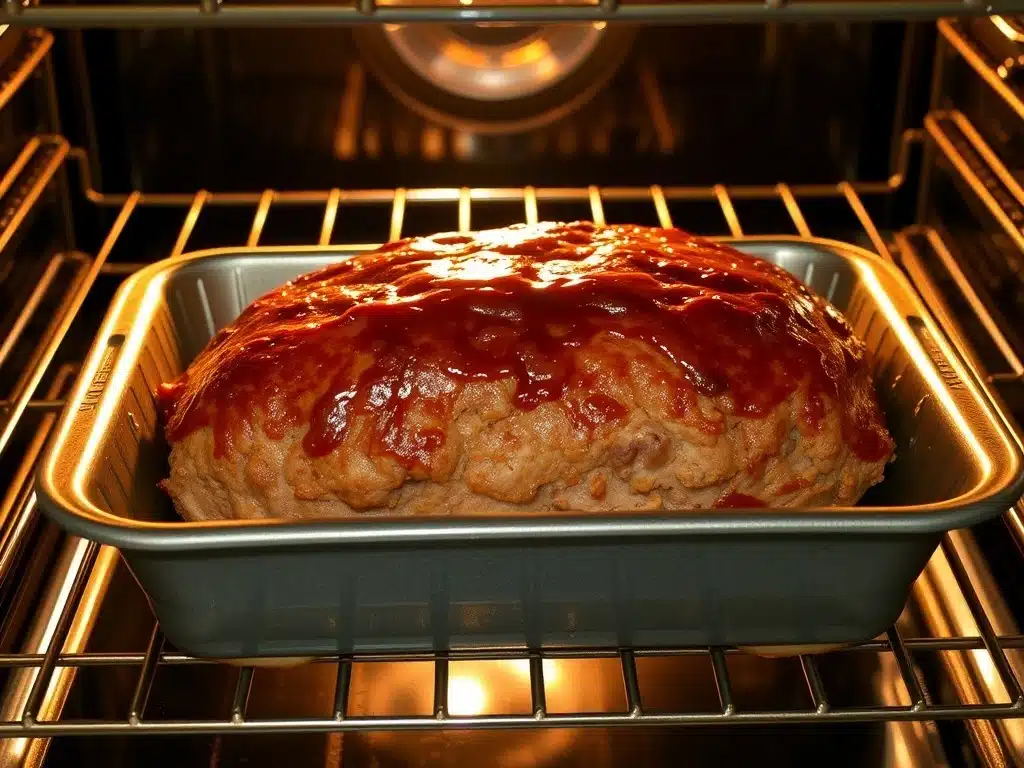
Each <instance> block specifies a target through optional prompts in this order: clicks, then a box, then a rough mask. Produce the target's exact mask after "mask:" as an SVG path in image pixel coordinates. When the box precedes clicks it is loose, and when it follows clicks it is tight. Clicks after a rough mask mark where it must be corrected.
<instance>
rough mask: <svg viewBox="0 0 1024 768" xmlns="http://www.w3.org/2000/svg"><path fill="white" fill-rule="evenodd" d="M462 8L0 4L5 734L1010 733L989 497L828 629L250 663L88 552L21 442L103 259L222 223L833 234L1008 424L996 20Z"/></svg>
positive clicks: (995, 528) (327, 233) (216, 230)
mask: <svg viewBox="0 0 1024 768" xmlns="http://www.w3.org/2000/svg"><path fill="white" fill-rule="evenodd" d="M470 5H472V3H471V2H466V0H462V3H461V7H460V6H458V5H456V4H452V5H451V6H438V7H437V8H434V7H433V6H431V7H429V8H427V7H420V6H417V7H414V8H412V9H411V10H408V9H404V10H403V9H402V8H395V7H391V6H390V5H386V4H382V6H385V7H382V8H376V7H375V6H373V4H372V3H371V4H370V7H369V11H370V13H369V14H367V13H365V12H366V11H367V8H363V9H362V11H363V12H364V13H363V17H360V18H362V21H361V22H360V23H358V24H348V23H335V22H339V21H340V22H348V21H351V19H350V17H349V16H346V15H344V13H343V11H345V8H342V7H341V6H337V7H336V6H330V5H326V4H322V5H320V6H316V5H313V6H299V5H295V6H294V7H291V6H289V5H274V4H272V3H262V4H255V5H252V6H245V7H240V8H238V9H236V8H234V7H233V5H232V3H231V2H230V0H225V2H223V3H221V4H217V3H206V2H204V3H202V4H201V6H200V7H199V8H191V7H190V6H177V5H171V4H156V3H154V4H152V5H148V6H146V5H140V6H129V5H124V6H123V7H121V8H119V7H117V6H116V5H115V4H110V5H95V6H91V5H90V6H87V5H78V6H76V5H67V6H64V5H60V4H57V3H54V4H52V5H50V4H49V3H40V4H32V5H27V6H22V5H21V4H20V3H18V2H16V1H15V2H10V3H7V4H6V5H5V10H4V11H3V13H4V14H5V15H6V17H5V19H4V21H10V22H11V23H10V25H8V26H5V27H3V28H2V34H0V172H2V179H0V297H2V298H0V302H2V303H0V306H2V307H3V309H2V310H0V389H2V391H0V482H2V485H0V499H2V501H0V526H2V528H0V601H2V610H0V615H2V623H0V677H2V681H0V682H2V684H3V686H4V688H3V697H2V699H0V707H2V709H3V716H2V717H0V731H2V734H0V735H2V737H3V739H2V740H0V763H2V764H3V765H5V766H6V765H49V766H91V765H101V764H102V765H142V764H144V765H168V766H170V765H174V766H185V765H193V764H209V765H225V766H227V765H231V766H236V765H239V766H240V765H281V764H283V763H285V762H288V763H289V764H291V765H295V766H307V765H308V766H314V765H317V766H319V765H325V766H342V765H344V766H369V765H376V766H402V765H420V764H444V765H464V764H467V763H470V762H474V761H476V762H480V763H488V764H492V765H503V766H504V765H508V766H525V765H529V766H546V765H559V766H563V765H564V766H574V765H584V764H590V765H619V764H622V763H623V762H625V761H627V760H630V761H640V762H642V763H643V764H651V765H660V764H666V763H669V764H671V763H673V762H676V761H678V759H679V755H680V754H685V755H686V759H687V760H688V761H689V763H690V764H693V765H721V764H728V765H731V764H748V763H753V762H754V761H757V762H758V763H761V764H768V765H802V764H809V763H812V762H820V761H822V760H828V761H829V763H830V764H832V765H836V766H844V765H850V766H853V765H873V766H878V765H889V766H946V765H949V766H961V765H962V766H975V765H977V766H1003V765H1014V764H1020V762H1021V760H1024V758H1022V755H1024V720H1022V719H1021V717H1022V716H1024V696H1022V692H1021V686H1022V684H1024V634H1022V632H1021V629H1020V626H1021V621H1022V619H1024V578H1022V573H1024V567H1022V565H1024V563H1022V557H1024V512H1022V508H1020V507H1019V506H1018V508H1015V509H1012V510H1009V511H1008V512H1007V514H1006V515H1005V516H1004V517H1003V518H1002V519H999V520H996V521H994V522H992V523H990V524H987V525H984V526H981V527H979V528H978V529H975V530H972V531H958V532H955V533H953V534H950V535H949V536H948V537H947V538H946V540H945V541H944V542H943V544H942V546H941V547H940V548H939V549H938V550H937V551H936V553H935V555H934V557H933V558H932V560H931V562H930V564H929V566H928V568H927V569H926V570H925V572H924V573H923V574H922V576H921V577H920V579H919V580H918V582H917V584H916V585H915V588H914V592H913V596H912V599H911V601H910V602H909V603H908V604H907V607H906V609H905V611H904V614H903V616H902V617H901V619H900V621H899V622H898V623H897V625H896V626H895V627H893V628H892V629H891V630H890V631H889V632H888V633H886V634H885V635H883V636H881V637H879V638H877V639H876V640H875V641H874V642H872V643H869V644H867V645H864V646H860V647H857V648H851V649H845V650H842V651H839V652H834V653H830V654H825V655H820V656H817V655H813V654H810V653H807V654H803V655H799V656H795V657H790V658H762V657H758V656H753V655H750V654H745V653H742V652H737V651H736V650H735V649H725V648H712V649H708V648H685V649H659V650H656V651H655V650H652V649H606V650H603V651H593V652H583V651H579V650H568V649H567V650H564V651H558V650H551V651H547V650H546V651H545V652H544V653H543V654H541V653H538V652H537V651H536V650H530V649H517V650H511V651H493V652H487V653H466V654H458V653H453V654H451V655H449V656H445V657H435V656H424V655H419V656H409V657H401V658H400V657H394V656H388V657H379V658H378V657H360V658H355V659H352V658H341V659H324V660H318V661H317V662H315V663H310V664H304V665H298V666H281V667H275V668H266V667H260V668H256V669H254V668H253V667H250V666H239V665H226V664H211V663H204V662H200V661H198V660H195V659H190V658H188V657H187V656H184V655H182V654H181V653H179V652H177V651H176V650H175V649H174V648H172V647H169V646H168V645H167V644H166V643H165V642H164V640H163V637H162V635H161V633H160V630H159V627H157V626H154V621H153V618H152V615H151V613H150V611H149V607H148V604H147V602H146V598H145V596H144V594H143V593H142V592H141V590H140V589H139V587H138V586H137V585H136V584H135V582H134V580H133V578H132V576H131V574H130V572H129V571H128V570H127V568H126V567H125V566H124V565H123V563H122V562H121V561H120V559H119V556H118V554H117V552H116V551H115V550H113V549H110V548H108V547H99V546H97V545H95V544H92V543H90V542H87V541H83V540H79V539H77V538H74V537H70V536H67V535H65V534H64V533H63V532H61V531H60V530H59V529H57V528H55V527H54V526H53V525H52V524H50V523H48V522H47V521H46V520H45V519H43V518H42V517H41V516H40V514H39V511H38V509H37V505H36V499H35V494H34V491H33V472H34V468H35V465H36V463H37V461H38V458H39V456H40V453H41V451H42V448H43V446H44V444H45V441H46V439H47V436H48V434H49V433H50V431H51V430H52V429H53V426H54V423H55V420H56V416H57V414H58V413H59V411H60V409H61V407H62V405H63V402H62V397H63V396H64V394H65V393H66V392H67V390H68V388H69V387H70V385H71V383H72V382H73V380H74V377H75V375H76V371H77V366H78V364H79V363H80V362H81V360H82V359H83V356H84V355H85V352H86V351H87V349H88V346H89V344H90V342H91V340H92V335H93V333H94V332H95V330H96V327H97V326H98V324H99V322H100V320H101V319H102V316H103V313H104V311H105V309H106V306H107V304H108V303H109V301H110V298H111V296H112V294H113V292H114V290H115V289H116V288H117V286H118V285H119V284H120V283H121V281H123V280H124V279H125V277H126V276H128V275H130V274H132V273H133V272H134V271H136V270H137V269H139V268H140V267H142V266H144V265H146V264H149V263H151V262H153V261H155V260H158V259H164V258H177V257H180V256H181V255H182V254H184V253H187V252H189V251H193V250H198V249H203V248H212V247H219V246H237V245H248V246H255V245H286V244H304V245H308V244H321V245H327V244H367V243H380V242H384V241H387V240H390V239H397V238H399V237H403V236H408V235H417V234H430V233H433V232H437V231H444V230H456V229H462V230H466V229H471V228H472V229H477V228H485V227H491V226H502V225H506V224H511V223H514V222H519V221H524V220H538V219H540V220H543V219H562V220H575V219H593V220H595V221H598V222H601V221H604V222H609V223H616V222H621V223H640V224H661V225H665V226H671V225H675V226H679V227H681V228H684V229H687V230H690V231H693V232H696V233H699V234H706V235H731V236H750V235H764V234H796V235H814V236H819V237H829V238H834V239H838V240H843V241H848V242H852V243H856V244H859V245H861V246H863V247H865V248H868V249H869V250H872V251H874V252H876V253H877V254H878V255H879V256H880V257H882V258H884V259H887V260H891V261H893V262H894V263H896V264H897V265H898V266H899V267H900V268H901V269H903V271H904V272H905V273H906V274H907V276H908V277H909V278H910V280H911V282H912V283H913V285H914V287H915V288H916V289H917V290H918V291H919V292H920V294H921V295H922V297H923V298H924V299H925V301H926V304H927V305H928V307H929V309H930V310H931V312H932V313H933V315H934V316H935V318H936V319H937V320H938V321H939V323H940V325H941V326H942V328H943V330H945V331H946V333H947V334H948V335H949V337H950V338H951V339H952V340H953V341H954V343H955V344H956V347H957V349H958V351H959V352H960V354H961V355H962V356H963V357H964V359H965V361H967V362H968V364H970V365H971V366H973V367H974V368H975V369H976V370H977V371H978V373H979V375H980V376H981V377H982V378H983V379H984V381H986V382H987V384H988V386H989V389H990V395H991V397H992V398H993V400H994V401H995V402H996V403H997V404H998V406H999V407H1000V408H1001V410H1002V413H1003V414H1004V415H1005V418H1006V419H1007V420H1008V422H1009V423H1010V424H1012V425H1014V428H1015V429H1016V428H1017V427H1016V425H1017V424H1018V421H1019V417H1020V414H1021V413H1022V411H1024V363H1022V361H1021V355H1022V354H1024V344H1022V341H1024V340H1022V338H1021V331H1020V329H1021V327H1022V325H1021V320H1022V319H1024V288H1022V286H1024V230H1022V229H1021V226H1022V224H1024V207H1022V206H1024V189H1022V186H1021V184H1022V183H1024V179H1022V175H1021V163H1024V145H1022V144H1021V140H1022V127H1024V99H1022V93H1024V92H1022V85H1024V81H1022V80H1021V73H1020V69H1021V67H1022V66H1024V27H1022V26H1021V24H1019V23H1018V21H1017V20H1016V17H1014V16H1013V15H1011V14H1009V13H1006V14H1004V15H1000V16H970V17H956V18H953V17H950V18H941V19H936V18H934V17H935V16H937V15H938V14H939V13H942V12H950V11H949V9H948V8H946V7H945V6H944V5H942V4H941V3H933V4H932V5H931V6H929V8H930V9H931V10H928V11H927V12H926V11H924V10H922V9H921V8H914V5H915V4H914V3H908V4H906V8H905V10H907V11H908V13H907V14H904V16H908V17H913V19H912V20H908V19H907V18H904V17H901V15H900V14H899V13H889V14H888V18H886V19H881V18H873V15H875V16H880V14H872V12H871V10H870V9H869V8H868V9H866V8H865V7H864V6H865V5H870V4H865V3H850V4H846V6H844V8H846V15H847V16H848V17H849V18H848V19H847V18H845V17H844V18H842V19H841V20H836V19H833V18H831V17H829V18H827V19H825V20H822V18H824V17H822V16H821V15H820V14H819V16H818V20H812V19H813V14H811V15H808V16H807V18H804V17H802V16H800V15H799V14H798V13H796V14H793V15H792V17H787V16H785V15H784V14H783V13H782V12H781V11H780V12H779V13H778V14H775V13H773V12H772V9H775V10H780V9H785V8H786V7H787V6H786V4H769V5H768V6H764V7H763V9H762V10H763V12H762V11H758V12H757V13H755V12H754V11H753V10H751V7H750V6H746V5H744V4H736V10H735V14H734V16H735V18H732V17H728V16H725V15H722V14H725V13H726V11H720V17H716V18H715V20H717V21H723V20H724V21H729V22H733V21H735V23H717V24H697V23H689V22H688V17H687V16H686V13H685V11H686V8H687V6H686V5H685V4H682V5H679V6H678V8H680V9H681V10H680V11H679V12H678V13H677V14H676V15H675V16H673V15H672V14H671V13H668V12H663V13H662V15H658V13H656V12H655V11H651V10H650V9H651V8H656V7H657V6H636V8H640V9H641V10H643V13H641V12H640V11H637V15H636V16H635V17H631V16H630V15H629V14H628V13H626V12H625V11H624V10H623V9H626V10H628V9H629V8H630V6H629V5H624V6H622V8H619V7H617V6H616V5H615V4H614V3H612V4H602V5H601V6H582V8H583V11H582V12H580V19H582V20H580V21H575V22H574V23H572V24H570V23H562V24H555V25H552V24H551V23H550V22H545V20H544V17H543V14H540V12H539V11H536V9H534V13H533V14H532V15H531V14H530V13H527V12H526V11H523V12H522V13H521V14H520V16H516V15H515V13H514V12H513V11H515V7H511V6H510V7H511V8H512V11H509V12H508V14H507V15H508V17H509V18H510V19H511V20H512V21H518V22H521V23H515V24H513V23H506V21H503V20H502V19H503V18H504V17H503V16H502V11H501V8H502V7H503V6H501V5H500V4H497V5H495V4H484V5H485V6H486V7H487V8H489V9H490V8H492V7H495V8H498V12H497V14H496V15H494V16H486V14H485V15H484V16H482V17H479V16H478V17H468V16H466V12H467V7H468V6H470ZM669 5H671V4H669ZM221 6H223V10H221V11H218V10H217V9H218V8H220V7H221ZM325 8H326V9H327V10H324V9H325ZM346 8H347V7H346ZM693 8H697V6H696V5H695V6H693ZM758 8H762V7H761V6H758ZM922 8H923V4H922ZM189 9H191V11H194V12H195V14H193V15H189V14H188V13H186V11H188V10H189ZM317 9H320V10H319V11H318V10H317ZM431 9H433V10H431ZM438 9H440V10H438ZM595 9H596V10H595ZM644 9H646V10H644ZM935 9H938V10H935ZM232 10H239V13H240V15H232V13H230V11H232ZM349 10H351V9H349ZM357 10H358V9H357ZM527 10H528V9H527ZM563 10H564V9H563ZM1011 10H1012V9H1011ZM241 11H246V13H247V14H248V15H246V14H244V13H241ZM421 11H422V12H430V13H433V14H434V15H433V16H422V18H421V17H419V16H417V15H416V13H417V12H421ZM62 12H63V13H64V15H62ZM356 12H357V11H353V13H356ZM147 13H148V14H150V15H148V16H147V15H146V14H147ZM289 13H291V14H292V15H289ZM644 13H646V14H648V16H644V15H643V14H644ZM694 13H696V11H694ZM708 13H710V12H708ZM218 14H219V15H220V18H219V19H218ZM318 14H319V15H318ZM335 14H336V15H337V18H335V16H334V15H335ZM375 14H376V16H375ZM460 14H461V15H460ZM588 14H589V15H588ZM595 14H596V15H595ZM620 15H621V16H624V18H625V20H622V19H620V18H618V17H619V16H620ZM840 15H841V14H836V18H837V19H838V18H839V16H840ZM648 17H649V18H648ZM353 18H354V17H353ZM467 18H497V19H498V21H494V22H488V23H487V24H482V25H481V24H476V25H474V24H467V23H466V21H467ZM558 18H559V19H560V20H562V21H563V22H566V21H567V20H572V17H571V16H570V15H565V16H564V17H558ZM630 18H637V19H639V20H641V21H644V22H645V23H642V24H640V23H637V24H630V23H629V20H630ZM709 18H710V17H709ZM367 19H369V21H367ZM424 19H426V20H427V21H430V22H433V23H429V24H426V23H423V21H424ZM792 19H796V20H795V21H794V20H792ZM199 20H204V21H203V23H200V21H199ZM318 20H322V21H323V22H324V23H315V22H317V21H318ZM289 21H294V22H296V25H291V24H290V23H289ZM179 22H180V23H179ZM206 22H209V23H206ZM299 22H301V26H298V25H297V24H298V23H299ZM448 22H451V23H448ZM652 22H656V23H652ZM36 24H38V25H40V26H34V25H36ZM46 26H49V27H50V28H49V29H46V28H44V27H46ZM85 27H88V28H85ZM531 57H532V58H531ZM574 57H575V58H574ZM495 61H497V62H498V64H497V65H495V64H494V62H495ZM439 62H440V63H439ZM538 62H540V63H538ZM544 62H548V64H544ZM552 62H553V63H552ZM573 62H575V63H573ZM531 67H532V69H531ZM551 67H554V69H553V70H552V69H551ZM552 72H554V74H552ZM513 75H514V76H513ZM499 76H501V77H499ZM488 78H491V79H490V80H488ZM488 89H490V90H488ZM935 471H936V472H941V471H942V468H941V467H936V468H935ZM865 567H870V566H869V564H865ZM559 715H574V717H572V718H563V719H562V720H559V719H558V716H559ZM481 717H483V718H485V720H481V721H479V722H473V718H481ZM488 717H489V718H491V719H490V720H486V718H488ZM502 718H504V719H502Z"/></svg>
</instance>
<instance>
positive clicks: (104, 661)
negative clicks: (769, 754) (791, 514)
mask: <svg viewBox="0 0 1024 768" xmlns="http://www.w3.org/2000/svg"><path fill="white" fill-rule="evenodd" d="M996 640H997V642H998V643H999V645H1000V646H1001V647H1002V648H1005V649H1008V650H1020V649H1024V635H999V636H997V637H996ZM890 643H891V640H890V639H886V640H875V641H871V642H867V643H861V644H859V645H855V646H851V647H850V648H848V649H846V650H845V651H844V653H884V652H888V651H891V650H892V649H893V648H892V645H891V644H890ZM902 646H903V647H904V649H905V650H906V651H907V657H908V659H909V657H910V654H911V653H913V652H929V653H932V652H936V651H978V650H985V642H984V640H983V639H982V638H981V637H914V638H906V639H902ZM631 650H632V653H633V655H634V657H635V658H647V657H670V656H690V657H693V656H703V657H705V658H708V657H709V654H708V650H707V648H699V647H692V648H634V649H631ZM721 652H722V654H723V655H725V656H731V655H733V654H741V655H742V654H743V653H745V652H744V651H742V650H740V649H736V648H722V649H721ZM447 655H448V658H449V660H451V661H500V660H511V659H523V660H527V661H529V660H531V659H534V658H536V659H538V660H539V659H540V658H541V657H540V656H538V655H537V654H536V653H535V652H534V651H530V650H527V649H519V650H516V649H507V650H501V651H494V650H458V651H449V652H448V654H447ZM618 655H619V650H617V649H614V648H545V649H544V653H543V658H544V659H552V660H557V659H600V658H606V659H612V658H616V657H617V656H618ZM435 658H437V657H436V655H435V654H433V653H427V652H405V653H403V652H396V653H366V654H359V656H358V658H357V659H356V660H357V661H359V662H360V663H393V662H396V661H433V660H434V659H435ZM42 659H43V656H42V654H14V653H6V654H0V668H18V667H33V666H39V664H40V663H41V662H42ZM145 659H146V654H145V653H142V652H136V653H118V652H103V651H90V652H84V653H63V654H61V655H60V656H59V657H58V659H57V663H58V665H59V666H61V667H124V666H133V665H138V664H142V663H143V662H144V661H145ZM349 661H351V659H350V660H349ZM219 663H221V662H219V661H217V660H216V659H204V658H197V657H195V656H189V655H187V654H183V653H178V652H174V651H165V652H163V653H161V654H160V658H159V664H161V665H164V666H192V665H209V664H219ZM310 663H311V664H335V663H338V659H337V657H335V656H324V657H319V658H314V659H311V660H310Z"/></svg>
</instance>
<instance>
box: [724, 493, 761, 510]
mask: <svg viewBox="0 0 1024 768" xmlns="http://www.w3.org/2000/svg"><path fill="white" fill-rule="evenodd" d="M712 506H713V507H714V508H715V509H751V508H753V507H767V506H768V505H767V504H765V503H764V502H763V501H761V500H760V499H759V498H757V496H748V495H747V494H745V493H727V494H725V496H723V497H722V498H720V499H718V501H716V502H715V503H714V504H712Z"/></svg>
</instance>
